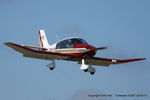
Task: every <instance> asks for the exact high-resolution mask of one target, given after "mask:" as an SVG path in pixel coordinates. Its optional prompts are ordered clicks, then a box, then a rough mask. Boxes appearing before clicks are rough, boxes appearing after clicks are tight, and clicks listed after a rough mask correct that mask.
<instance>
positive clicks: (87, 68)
mask: <svg viewBox="0 0 150 100" xmlns="http://www.w3.org/2000/svg"><path fill="white" fill-rule="evenodd" d="M80 69H81V70H83V71H84V72H89V73H90V74H91V75H94V73H95V71H96V70H95V68H93V67H92V66H91V65H90V66H88V65H85V62H84V59H82V65H81V67H80Z"/></svg>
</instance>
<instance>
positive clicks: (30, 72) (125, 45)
mask: <svg viewBox="0 0 150 100" xmlns="http://www.w3.org/2000/svg"><path fill="white" fill-rule="evenodd" d="M40 29H44V30H45V32H46V35H47V38H48V41H49V44H53V43H55V42H58V40H61V39H63V38H67V37H70V36H71V37H74V36H75V37H81V38H83V39H84V40H86V41H87V42H88V43H89V44H91V45H93V46H95V47H101V46H107V47H108V49H107V50H103V51H98V52H97V54H96V56H97V57H105V58H116V59H127V58H140V57H144V58H147V60H144V61H139V62H131V63H126V64H120V65H111V66H110V67H103V66H93V67H95V68H96V73H95V75H94V76H92V75H90V74H89V73H85V72H83V71H82V70H80V66H81V65H80V64H77V63H76V62H69V61H68V62H67V61H56V68H55V70H54V71H50V70H49V69H48V68H47V67H46V65H47V64H48V63H50V62H51V61H47V60H40V59H32V58H25V57H22V55H21V54H20V53H17V52H16V51H14V50H12V49H10V48H8V47H6V46H5V45H4V44H3V43H4V42H8V41H9V42H13V43H17V44H24V45H38V31H39V30H40ZM0 35H1V36H0V61H1V63H0V100H83V99H86V100H126V99H128V100H149V99H150V94H149V93H150V85H149V84H150V77H149V76H150V61H149V59H150V57H149V51H150V46H149V43H150V39H149V38H150V1H149V0H0ZM90 94H105V95H108V94H111V95H112V97H104V98H103V97H100V96H99V97H90V96H88V95H90ZM116 94H146V95H147V96H144V97H117V96H116Z"/></svg>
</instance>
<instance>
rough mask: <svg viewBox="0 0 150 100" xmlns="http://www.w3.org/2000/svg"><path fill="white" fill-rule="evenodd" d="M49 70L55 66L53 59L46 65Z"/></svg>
mask: <svg viewBox="0 0 150 100" xmlns="http://www.w3.org/2000/svg"><path fill="white" fill-rule="evenodd" d="M46 66H47V67H48V68H49V69H50V70H54V68H55V60H52V63H50V64H47V65H46Z"/></svg>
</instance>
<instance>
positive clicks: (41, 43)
mask: <svg viewBox="0 0 150 100" xmlns="http://www.w3.org/2000/svg"><path fill="white" fill-rule="evenodd" d="M39 47H43V48H49V44H48V41H47V38H46V35H45V32H44V30H39Z"/></svg>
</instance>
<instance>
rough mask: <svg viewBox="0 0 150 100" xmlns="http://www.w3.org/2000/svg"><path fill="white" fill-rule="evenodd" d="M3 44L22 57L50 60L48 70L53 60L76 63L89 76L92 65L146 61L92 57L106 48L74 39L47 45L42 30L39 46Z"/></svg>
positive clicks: (93, 69)
mask: <svg viewBox="0 0 150 100" xmlns="http://www.w3.org/2000/svg"><path fill="white" fill-rule="evenodd" d="M4 44H5V45H7V46H9V47H10V48H12V49H14V50H16V51H17V52H20V53H22V54H23V56H24V57H30V58H37V59H45V60H51V61H52V63H50V64H48V65H47V66H48V67H49V69H50V70H53V69H54V68H55V60H67V61H76V62H78V64H81V67H80V69H81V70H83V71H84V72H89V73H90V74H91V75H93V74H94V73H95V72H96V69H95V68H94V67H92V65H96V66H106V67H108V66H109V65H110V64H122V63H127V62H133V61H139V60H145V59H146V58H135V59H124V60H119V59H108V58H100V57H94V56H95V54H96V52H97V51H98V50H103V49H106V47H99V48H95V47H93V46H91V45H90V44H88V43H87V42H86V41H85V40H83V39H81V38H76V37H70V38H67V39H64V40H61V41H59V42H57V43H54V44H52V45H49V43H48V41H47V38H46V35H45V32H44V30H39V46H29V45H19V44H15V43H11V42H6V43H4Z"/></svg>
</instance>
